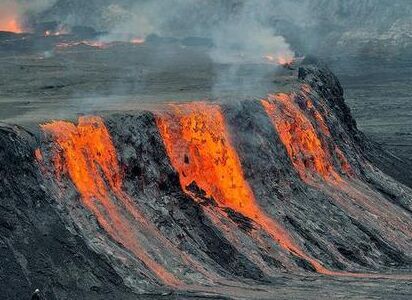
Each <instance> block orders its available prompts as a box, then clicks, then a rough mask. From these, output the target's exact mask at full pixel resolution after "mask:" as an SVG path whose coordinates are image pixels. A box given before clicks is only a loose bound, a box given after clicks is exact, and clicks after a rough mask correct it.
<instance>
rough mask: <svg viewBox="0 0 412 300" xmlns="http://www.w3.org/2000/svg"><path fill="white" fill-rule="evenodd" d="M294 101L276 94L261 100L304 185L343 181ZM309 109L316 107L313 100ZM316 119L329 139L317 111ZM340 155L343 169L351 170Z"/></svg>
mask: <svg viewBox="0 0 412 300" xmlns="http://www.w3.org/2000/svg"><path fill="white" fill-rule="evenodd" d="M293 97H294V95H288V94H277V95H270V96H269V97H268V99H265V100H261V103H262V105H263V107H264V108H265V110H266V113H267V114H268V116H269V117H270V119H271V121H272V123H273V124H274V126H275V128H276V130H277V132H278V134H279V137H280V139H281V141H282V143H283V144H284V146H285V148H286V151H287V153H288V156H289V158H290V159H291V161H292V163H293V166H294V167H295V169H296V171H297V172H298V174H299V176H300V177H301V178H302V180H304V181H305V182H309V183H312V182H316V181H317V180H318V179H319V178H321V179H324V180H326V181H328V182H334V183H337V182H340V181H341V177H340V175H339V173H338V172H337V171H336V169H335V167H334V164H333V159H332V155H331V153H330V152H329V150H328V148H327V147H326V145H323V144H322V141H321V138H320V137H319V134H318V133H317V132H316V129H315V128H314V127H313V125H312V123H311V122H310V120H309V118H308V117H307V116H306V115H305V114H304V113H303V112H302V110H301V109H300V108H299V107H298V106H297V105H296V104H295V103H294V101H293ZM307 105H308V107H309V109H310V108H312V107H313V104H312V103H311V102H310V99H308V100H307ZM314 118H315V119H316V121H317V123H319V128H320V129H321V130H322V131H323V132H324V134H326V135H328V136H330V132H329V130H328V128H327V126H326V124H325V122H324V120H323V117H322V116H321V115H320V114H319V113H318V112H317V111H314ZM337 152H338V153H339V154H340V155H341V160H342V165H343V166H344V167H345V169H347V170H348V169H349V166H348V164H347V162H346V160H345V159H344V156H343V154H342V152H341V151H340V150H339V149H337ZM345 162H346V163H345Z"/></svg>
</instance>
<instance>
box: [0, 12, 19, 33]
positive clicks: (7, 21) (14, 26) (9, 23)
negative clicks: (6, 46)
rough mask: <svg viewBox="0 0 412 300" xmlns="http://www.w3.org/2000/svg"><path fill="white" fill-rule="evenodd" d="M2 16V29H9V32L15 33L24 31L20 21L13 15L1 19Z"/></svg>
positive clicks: (0, 27)
mask: <svg viewBox="0 0 412 300" xmlns="http://www.w3.org/2000/svg"><path fill="white" fill-rule="evenodd" d="M1 18H2V16H1V15H0V31H7V32H14V33H22V32H23V30H22V28H21V25H20V22H19V21H18V20H17V19H16V18H13V17H6V18H4V19H1Z"/></svg>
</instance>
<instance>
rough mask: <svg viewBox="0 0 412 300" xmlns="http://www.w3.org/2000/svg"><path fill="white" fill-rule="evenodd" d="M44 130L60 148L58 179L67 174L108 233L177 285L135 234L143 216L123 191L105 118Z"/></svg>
mask: <svg viewBox="0 0 412 300" xmlns="http://www.w3.org/2000/svg"><path fill="white" fill-rule="evenodd" d="M42 129H43V130H44V132H45V133H47V134H49V135H50V136H51V137H52V138H53V140H54V142H55V143H56V146H57V149H58V150H57V152H56V153H55V155H54V157H53V163H54V168H55V170H56V173H57V176H58V178H60V180H61V178H62V177H63V175H64V174H65V173H66V172H67V173H68V175H69V176H70V178H71V180H72V182H73V184H74V185H75V186H76V188H77V190H78V192H79V193H80V195H81V200H82V202H83V204H84V206H85V207H86V208H87V209H89V210H90V211H91V212H92V213H93V214H94V215H95V216H96V218H97V220H98V222H99V224H100V225H101V226H102V227H103V228H104V229H105V231H106V232H107V233H109V234H110V236H112V238H113V239H114V240H116V241H117V242H119V243H121V244H123V245H124V246H125V247H126V248H127V249H129V250H130V251H131V252H132V253H133V254H134V255H135V256H136V257H137V258H138V259H140V260H141V261H142V262H143V263H144V264H145V265H146V266H148V267H149V268H150V269H151V270H152V272H153V273H154V274H156V275H157V277H158V278H159V279H161V280H162V281H163V282H164V283H166V284H168V285H171V286H176V285H177V284H178V280H177V279H176V278H175V277H174V276H173V275H171V274H170V273H168V271H167V270H166V269H164V268H163V267H162V266H161V265H160V264H158V263H157V262H156V261H155V260H154V259H152V258H151V257H149V255H148V254H146V252H145V250H144V248H143V247H142V246H141V245H140V243H139V241H138V238H137V236H136V233H135V232H134V231H133V227H134V224H133V223H132V220H133V219H134V220H133V221H136V222H139V221H141V222H143V220H142V219H143V217H142V216H141V215H140V213H139V212H138V211H137V209H136V208H135V207H134V206H133V205H132V204H131V200H130V199H129V197H128V196H127V195H126V194H125V193H124V192H123V191H122V185H123V183H122V177H121V170H120V166H119V164H118V161H117V153H116V150H115V148H114V145H113V143H112V141H111V137H110V134H109V132H108V130H107V129H106V127H105V125H104V123H103V121H102V119H101V118H99V117H80V118H79V124H78V125H77V126H76V125H74V124H72V123H70V122H65V121H56V122H52V123H48V124H44V125H42ZM36 156H38V157H41V154H40V153H39V152H36ZM117 202H120V203H117ZM127 215H129V218H127V217H126V216H127Z"/></svg>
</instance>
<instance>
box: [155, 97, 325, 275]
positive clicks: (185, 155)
mask: <svg viewBox="0 0 412 300" xmlns="http://www.w3.org/2000/svg"><path fill="white" fill-rule="evenodd" d="M169 107H170V111H169V112H162V113H159V114H158V115H157V118H156V121H157V125H158V128H159V131H160V134H161V136H162V138H163V141H164V144H165V147H166V151H167V154H168V156H169V158H170V160H171V162H172V165H173V166H174V167H175V169H176V170H177V171H178V172H179V175H180V176H179V179H180V184H181V186H182V188H183V190H185V191H186V192H187V193H188V194H191V192H190V190H189V189H188V186H189V185H190V184H191V183H192V182H196V184H197V185H198V186H199V187H200V188H201V189H202V190H204V191H205V192H206V194H207V195H208V196H211V197H213V198H214V199H215V200H216V201H217V203H218V204H219V205H221V206H223V207H229V208H231V209H233V210H235V211H237V212H240V213H242V214H243V215H245V216H247V217H249V218H251V219H253V220H254V221H255V222H256V223H257V224H259V225H260V226H262V228H263V229H264V230H265V231H266V232H267V233H269V234H270V235H271V236H272V237H273V238H274V239H275V240H276V241H277V242H278V243H279V245H280V246H281V247H282V248H284V249H286V250H287V251H289V252H291V253H292V254H294V255H296V256H298V257H300V258H302V259H304V260H306V261H308V262H309V263H310V264H312V266H313V267H314V268H315V269H316V270H317V271H318V272H320V273H330V272H329V271H328V270H327V269H325V268H324V267H323V266H322V265H321V264H320V263H319V262H318V261H316V260H315V259H313V258H311V257H309V256H308V255H307V254H305V252H304V251H303V250H302V249H301V248H300V247H299V246H298V245H297V244H296V243H295V242H294V241H293V240H292V238H291V237H290V236H289V234H288V233H287V232H286V230H285V229H284V228H282V226H280V224H278V223H277V222H275V221H274V220H273V219H271V218H269V217H268V216H267V215H266V214H265V213H264V212H263V211H262V210H261V208H260V207H259V206H258V204H257V202H256V200H255V197H254V194H253V192H252V190H251V188H250V186H249V184H248V183H247V181H246V180H245V178H244V176H243V170H242V167H241V163H240V160H239V157H238V155H237V153H236V151H235V149H234V147H233V146H232V144H231V138H230V134H229V132H228V131H227V129H226V125H225V119H224V116H223V113H222V111H221V109H220V107H219V106H218V105H216V104H206V103H204V102H197V103H186V104H171V105H169ZM192 196H193V195H192Z"/></svg>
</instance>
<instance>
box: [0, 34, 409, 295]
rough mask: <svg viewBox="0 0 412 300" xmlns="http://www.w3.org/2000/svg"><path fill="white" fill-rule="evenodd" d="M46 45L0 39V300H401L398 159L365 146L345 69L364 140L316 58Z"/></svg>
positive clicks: (405, 207)
mask: <svg viewBox="0 0 412 300" xmlns="http://www.w3.org/2000/svg"><path fill="white" fill-rule="evenodd" d="M31 38H33V37H31V36H27V38H26V41H27V40H30V39H31ZM55 39H57V41H54V43H56V45H58V46H56V47H55V48H53V49H52V50H50V49H49V45H41V44H40V46H38V47H40V48H41V47H44V49H43V48H41V49H40V50H37V51H28V50H27V49H26V48H25V46H24V43H25V42H24V41H23V42H22V41H20V40H19V41H18V43H22V45H20V44H19V47H17V46H16V44H15V43H14V42H13V41H10V38H9V39H8V40H7V38H6V41H5V42H4V41H3V43H2V44H0V49H2V50H1V51H2V52H1V53H2V55H1V57H0V65H1V74H0V106H1V110H0V120H2V123H0V159H1V167H0V179H1V181H0V183H1V184H0V232H1V234H0V245H1V247H0V257H2V266H1V268H0V278H1V281H0V282H1V283H0V287H1V290H2V293H3V295H5V298H6V299H25V298H27V297H29V296H30V295H31V293H32V292H33V291H34V289H36V288H39V289H40V291H41V292H42V293H43V294H44V296H45V297H46V298H47V299H66V298H80V299H85V298H86V299H102V298H109V299H136V298H137V299H140V298H141V299H157V298H159V299H170V298H172V297H174V298H179V299H180V298H196V299H210V298H217V299H232V298H235V299H274V298H276V299H284V298H293V299H319V298H326V297H328V298H341V297H345V298H355V299H364V298H371V299H409V298H410V296H411V293H412V287H411V282H412V272H411V264H412V251H411V250H412V239H411V238H412V216H411V210H412V189H411V186H412V185H411V178H412V169H411V168H409V167H407V166H408V163H409V164H410V162H408V160H407V159H406V158H405V156H407V155H405V153H409V152H408V151H410V150H402V151H401V152H399V153H401V154H400V155H398V156H399V157H398V156H394V155H392V154H390V153H389V152H387V150H385V149H384V148H382V146H381V145H379V144H377V143H376V142H375V141H374V140H373V138H374V137H375V136H376V135H377V134H379V132H378V131H375V132H373V130H372V129H371V128H372V125H373V124H372V123H368V121H367V117H363V118H362V114H363V113H364V112H365V110H367V109H368V108H367V107H365V108H362V107H360V105H357V104H356V102H355V101H354V98H356V97H358V96H359V95H360V94H362V93H361V92H359V91H360V89H359V88H358V89H357V88H356V85H355V84H354V80H353V79H351V78H350V76H349V75H350V72H348V73H347V74H349V75H348V76H347V77H346V78H345V80H344V82H345V86H348V87H349V90H350V92H349V97H350V99H351V100H352V101H351V103H352V105H353V107H354V108H355V111H356V114H357V115H359V116H360V118H361V119H362V120H363V121H362V124H361V126H362V128H365V130H369V132H370V134H369V135H368V136H366V135H365V134H364V133H362V132H361V131H360V130H359V129H358V126H357V124H356V122H355V119H354V118H353V117H352V115H351V111H350V109H349V107H348V106H347V105H346V103H345V100H344V89H343V88H342V86H341V84H340V82H339V81H338V79H337V77H336V76H335V75H334V74H333V73H332V72H331V71H330V70H329V68H328V67H327V66H326V65H325V64H323V63H322V62H319V61H318V60H317V59H315V58H311V57H307V58H302V59H300V60H297V61H295V62H294V63H293V64H288V65H286V66H283V67H281V66H278V65H274V64H271V63H261V64H258V63H250V64H245V63H244V64H217V63H215V62H212V61H211V60H210V58H209V56H208V55H207V54H206V52H207V49H208V48H207V47H208V46H207V45H204V44H203V43H201V42H200V41H198V40H196V43H194V42H193V41H192V42H191V43H187V42H186V43H182V42H181V41H170V40H152V41H150V40H149V41H146V42H145V43H116V44H113V45H110V46H107V47H106V46H104V47H103V46H102V45H89V44H85V43H81V42H80V43H75V44H71V45H68V44H67V43H66V42H65V41H64V40H59V39H64V38H61V37H55ZM43 41H44V42H45V41H46V39H43ZM37 45H39V43H37ZM10 47H11V48H10ZM45 49H49V50H47V51H46V50H45ZM334 68H336V65H334ZM377 105H379V104H377ZM373 109H377V108H376V107H373ZM383 109H384V108H383ZM405 120H406V119H405ZM370 122H372V121H370ZM399 122H400V123H401V122H402V120H399ZM404 122H406V123H407V122H408V121H407V120H406V121H404ZM408 124H409V123H408ZM375 128H377V127H375ZM407 132H409V131H407ZM408 134H409V133H408ZM386 140H387V139H386ZM379 141H380V142H383V143H384V142H385V136H384V135H382V139H381V140H379ZM405 141H406V139H405ZM391 148H394V149H395V150H396V149H397V148H396V147H391V146H390V147H389V148H388V149H391Z"/></svg>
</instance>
